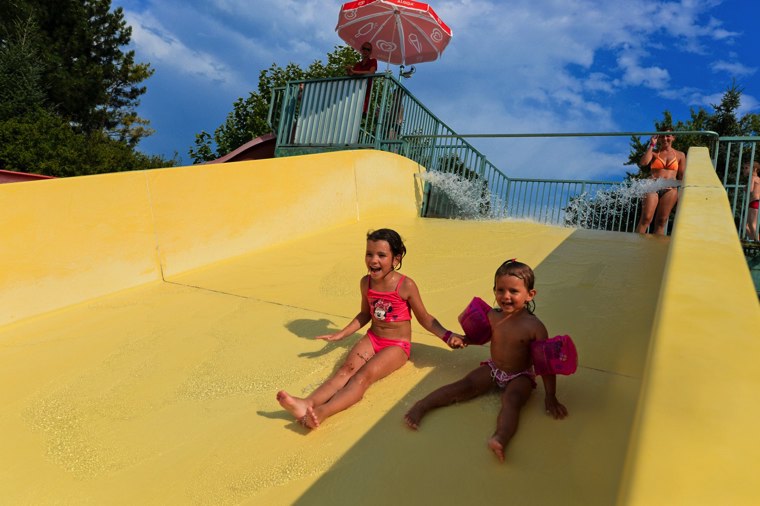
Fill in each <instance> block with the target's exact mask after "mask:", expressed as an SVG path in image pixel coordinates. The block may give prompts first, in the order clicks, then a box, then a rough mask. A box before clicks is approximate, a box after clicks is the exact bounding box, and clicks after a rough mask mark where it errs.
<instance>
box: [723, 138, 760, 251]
mask: <svg viewBox="0 0 760 506" xmlns="http://www.w3.org/2000/svg"><path fill="white" fill-rule="evenodd" d="M758 144H760V137H721V138H720V142H719V145H718V149H716V150H715V151H714V152H713V165H714V166H715V170H716V172H717V173H718V177H720V178H721V180H722V181H723V186H725V188H726V193H727V195H728V202H729V204H730V205H731V210H732V212H733V215H734V221H735V223H736V229H737V230H738V231H739V237H741V238H743V239H747V240H755V241H756V240H757V237H748V235H747V228H748V227H747V224H748V221H749V220H750V219H753V220H754V222H755V226H756V228H755V230H758V229H760V223H759V222H758V220H760V216H758V213H756V212H755V213H750V208H749V204H750V201H751V200H752V198H751V194H752V193H751V190H752V170H753V169H752V167H753V166H754V164H755V162H756V161H760V149H758ZM755 192H756V193H757V192H758V190H757V189H756V190H755ZM753 214H754V216H753Z"/></svg>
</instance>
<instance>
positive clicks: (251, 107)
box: [189, 46, 359, 163]
mask: <svg viewBox="0 0 760 506" xmlns="http://www.w3.org/2000/svg"><path fill="white" fill-rule="evenodd" d="M357 61H359V55H358V53H357V52H356V51H354V50H353V49H351V48H350V47H348V46H335V48H334V49H333V51H332V52H331V53H329V54H328V55H327V62H326V63H323V62H322V61H320V60H315V61H314V62H313V63H312V64H311V65H309V66H308V67H307V68H306V69H303V68H301V67H300V66H299V65H297V64H295V63H289V64H288V65H286V66H285V67H280V66H279V65H277V64H276V63H273V64H272V65H271V66H270V67H269V68H268V69H266V70H262V71H261V72H260V73H259V85H258V90H257V91H252V92H251V93H250V94H249V95H248V97H246V98H243V97H241V98H238V99H237V100H236V101H235V103H234V104H233V106H232V112H230V113H229V114H228V115H227V118H226V119H225V121H224V123H222V124H221V125H220V126H218V127H217V128H216V129H215V130H214V135H213V136H212V135H211V134H209V133H208V132H206V131H202V132H200V133H199V134H196V136H195V148H191V149H190V151H189V153H190V156H191V157H192V159H193V161H194V162H195V163H200V162H204V161H209V160H213V159H215V158H219V157H221V156H224V155H225V154H227V153H229V152H230V151H233V150H235V149H237V148H238V147H240V146H242V145H243V144H245V143H246V142H248V141H250V140H251V139H254V138H256V137H258V136H260V135H264V134H267V133H270V132H271V131H272V127H271V126H270V125H269V123H268V122H267V116H268V115H269V103H270V101H271V99H272V90H273V89H274V88H276V87H280V86H284V85H285V83H287V82H288V81H297V80H301V79H320V78H325V77H338V76H344V75H346V66H350V65H353V64H354V63H356V62H357Z"/></svg>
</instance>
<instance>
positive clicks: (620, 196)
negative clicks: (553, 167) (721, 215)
mask: <svg viewBox="0 0 760 506" xmlns="http://www.w3.org/2000/svg"><path fill="white" fill-rule="evenodd" d="M419 177H420V179H422V180H423V181H425V182H428V183H430V185H431V186H432V187H433V189H434V190H433V191H434V199H433V200H434V201H435V202H434V205H435V207H436V208H438V209H437V210H438V212H439V213H440V214H446V215H448V216H454V217H457V218H461V219H470V220H472V219H485V220H494V219H496V220H498V219H507V218H508V219H531V220H535V221H541V222H551V223H554V224H556V225H567V226H573V227H584V228H585V227H588V228H598V225H594V224H599V223H600V222H603V221H605V222H609V221H611V220H618V221H622V220H624V219H626V218H627V217H628V216H631V215H633V214H634V213H637V212H639V208H640V203H639V199H640V198H641V197H642V196H644V195H645V194H646V193H653V192H658V191H660V190H663V189H666V188H673V187H677V186H680V181H675V180H668V179H637V180H631V181H624V182H621V183H620V184H619V185H615V186H611V187H607V188H605V189H603V190H600V191H596V192H593V193H589V192H585V193H581V194H579V195H574V196H571V197H569V199H568V200H566V201H563V202H542V201H538V200H537V199H536V200H534V201H532V202H530V203H516V202H510V207H509V209H511V210H512V211H511V212H508V211H507V209H506V208H505V206H504V205H502V203H503V200H502V198H500V197H498V196H495V195H493V194H491V192H490V189H489V187H488V186H487V185H486V184H485V182H484V180H482V179H478V178H475V179H468V178H463V177H461V176H459V175H457V174H453V173H443V172H437V171H434V172H426V173H423V174H419ZM536 184H551V183H536ZM536 193H539V192H536ZM547 193H549V192H547ZM510 198H511V199H514V196H511V197H510ZM523 204H525V205H523ZM444 207H445V208H447V212H446V213H443V212H441V211H440V208H444ZM515 209H531V210H533V212H532V214H516V213H515V211H514V210H515ZM545 216H552V217H553V219H551V220H549V219H546V218H545Z"/></svg>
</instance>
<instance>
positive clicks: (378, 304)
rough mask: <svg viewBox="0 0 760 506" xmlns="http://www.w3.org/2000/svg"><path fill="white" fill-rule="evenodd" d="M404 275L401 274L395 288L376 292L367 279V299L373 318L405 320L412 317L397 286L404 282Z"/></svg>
mask: <svg viewBox="0 0 760 506" xmlns="http://www.w3.org/2000/svg"><path fill="white" fill-rule="evenodd" d="M404 279H406V276H401V279H399V280H398V284H397V285H396V289H395V290H393V291H392V292H378V291H377V290H373V289H372V287H371V283H372V280H371V279H368V280H367V301H369V309H370V313H371V314H372V319H373V320H379V321H384V322H406V321H409V320H411V319H412V315H411V313H410V312H409V303H408V302H407V301H405V300H404V299H402V298H401V295H399V293H398V287H400V286H401V283H403V282H404Z"/></svg>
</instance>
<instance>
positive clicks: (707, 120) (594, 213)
mask: <svg viewBox="0 0 760 506" xmlns="http://www.w3.org/2000/svg"><path fill="white" fill-rule="evenodd" d="M741 95H742V89H741V88H740V87H739V86H738V85H737V84H736V82H733V83H731V85H730V86H729V87H728V88H727V89H726V91H725V92H724V93H723V96H722V97H721V101H720V103H719V104H712V109H713V111H712V112H708V111H706V110H705V109H703V108H699V109H697V110H694V109H691V111H690V118H689V119H688V120H686V121H683V120H678V121H674V120H673V117H672V115H671V113H670V112H669V111H664V112H663V114H662V119H661V120H655V122H654V128H655V130H656V131H672V132H678V131H710V132H716V133H717V134H718V135H720V136H721V137H742V136H757V135H760V114H752V113H748V114H745V115H743V116H742V117H741V118H739V117H738V113H737V111H738V109H739V107H740V105H741ZM713 140H714V137H711V136H707V135H701V134H699V133H690V134H678V135H676V138H675V140H674V142H673V147H674V148H675V149H678V150H679V151H683V152H684V153H685V152H687V151H688V149H689V148H690V147H692V146H705V147H708V148H710V149H711V150H712V149H714V147H715V146H714V145H713ZM647 143H648V139H646V140H645V141H644V142H642V141H641V137H639V136H633V137H631V141H630V152H629V156H628V161H627V162H626V165H635V166H636V167H637V171H636V172H629V173H628V177H627V178H626V181H625V182H624V183H623V185H621V189H626V188H630V185H631V184H632V183H633V181H635V180H636V179H644V178H648V177H649V176H650V170H649V167H648V166H645V167H640V166H639V165H638V163H639V160H640V159H641V157H642V155H643V154H644V152H645V151H646V149H647ZM739 151H740V150H739V149H734V151H733V152H731V153H726V152H724V151H719V152H718V153H717V165H716V171H717V173H718V177H719V178H720V179H721V180H724V179H725V178H724V176H725V174H724V171H725V167H729V168H736V167H738V156H739ZM745 156H746V155H745ZM726 157H728V158H729V159H728V160H726ZM734 172H735V171H734ZM734 177H738V176H737V175H736V174H734ZM621 189H611V190H603V191H600V192H598V193H597V194H596V195H594V196H593V197H590V196H588V195H581V196H579V197H576V198H573V199H572V200H571V202H570V204H569V205H568V207H567V208H566V209H565V212H566V219H565V221H566V224H568V225H572V226H579V227H587V228H599V227H601V228H604V229H606V230H633V229H634V227H635V224H636V221H637V219H638V215H637V211H638V207H639V205H640V201H639V196H638V195H637V194H636V193H635V192H634V193H632V192H630V191H621ZM735 191H737V192H739V193H740V195H738V196H737V199H739V200H740V199H741V198H742V195H741V192H742V188H741V187H739V188H738V189H733V188H729V189H728V190H727V193H728V196H729V199H733V192H735ZM737 212H738V211H737ZM737 220H738V216H737Z"/></svg>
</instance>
